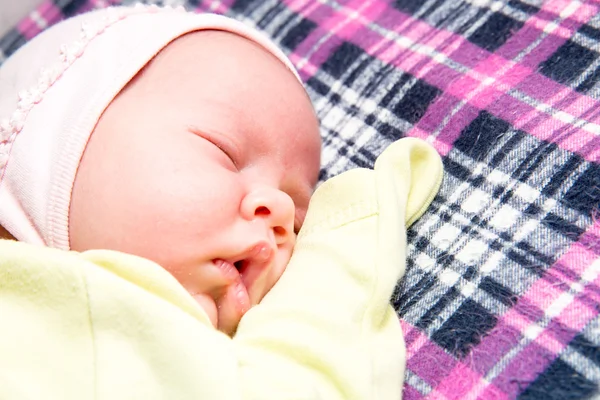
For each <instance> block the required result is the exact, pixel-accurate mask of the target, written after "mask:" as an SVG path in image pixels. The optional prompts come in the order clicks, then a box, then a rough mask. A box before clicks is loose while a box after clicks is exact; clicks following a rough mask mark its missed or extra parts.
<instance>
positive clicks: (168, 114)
mask: <svg viewBox="0 0 600 400" xmlns="http://www.w3.org/2000/svg"><path fill="white" fill-rule="evenodd" d="M320 146H321V141H320V136H319V131H318V123H317V120H316V117H315V114H314V111H313V109H312V106H311V104H310V101H309V99H308V97H307V96H306V93H305V92H304V89H303V88H302V86H301V85H300V84H299V83H298V81H297V80H296V79H295V77H294V76H293V74H292V73H291V72H290V71H289V70H287V69H286V67H285V66H284V65H283V64H282V63H281V61H279V60H277V59H276V58H275V57H274V56H272V55H271V54H269V53H268V52H267V51H265V50H263V49H262V48H261V47H260V46H258V45H256V44H254V43H253V42H250V41H248V40H246V39H244V38H241V37H239V36H236V35H234V34H231V33H226V32H218V31H200V32H195V33H191V34H188V35H186V36H184V37H182V38H179V39H178V40H176V41H174V42H173V43H171V44H170V45H169V46H167V47H166V48H165V49H164V50H163V51H162V52H161V53H160V54H159V55H158V56H157V57H156V58H155V59H154V60H153V61H152V62H151V63H150V64H148V65H147V66H146V68H145V69H144V70H143V71H142V72H141V73H140V74H139V75H138V76H137V77H136V79H134V80H133V81H132V82H131V83H130V84H129V85H128V86H127V88H125V89H124V90H123V91H122V92H121V94H120V95H119V96H118V97H117V98H116V99H115V100H114V101H113V102H112V103H111V105H110V106H109V107H108V108H107V109H106V111H105V113H104V114H103V116H102V117H101V119H100V120H99V122H98V124H97V126H96V129H95V131H94V133H93V134H92V137H91V139H90V142H89V144H88V146H87V148H86V151H85V153H84V156H83V160H82V162H81V166H80V168H79V170H78V173H77V178H76V180H75V184H74V188H73V194H72V203H71V209H70V223H69V225H70V235H71V248H72V249H73V250H77V251H84V250H88V249H99V248H103V249H111V250H118V251H123V252H127V253H130V254H134V255H138V256H142V257H145V258H148V259H150V260H152V261H155V262H157V263H159V264H160V265H162V266H163V267H164V268H166V269H167V270H168V271H169V272H171V274H173V276H175V278H177V279H178V280H179V282H180V283H181V284H182V285H183V286H184V287H185V289H187V290H188V291H189V293H190V294H191V295H192V296H193V297H194V298H195V299H196V300H197V301H198V302H199V303H200V305H201V306H202V307H203V308H204V309H205V310H206V312H207V313H208V315H209V317H210V319H211V321H212V322H213V324H214V325H215V326H216V327H218V329H220V330H222V331H224V332H226V333H229V334H232V333H233V332H234V331H235V329H236V327H237V325H238V323H239V320H240V318H241V316H242V315H243V314H244V313H245V312H246V311H247V310H248V309H249V308H250V307H251V306H252V305H255V304H257V303H258V302H259V301H260V300H261V299H262V298H263V296H264V295H265V294H266V293H267V292H268V291H269V290H270V289H271V287H272V286H273V285H274V284H275V282H276V281H277V280H278V279H279V277H280V276H281V274H282V272H283V271H284V269H285V267H286V265H287V263H288V260H289V258H290V256H291V253H292V248H293V246H294V241H295V230H298V229H299V228H300V226H301V225H302V222H303V220H304V216H305V213H306V209H307V207H308V202H309V198H310V196H311V194H312V191H313V189H314V186H315V184H316V182H317V177H318V172H319V157H320Z"/></svg>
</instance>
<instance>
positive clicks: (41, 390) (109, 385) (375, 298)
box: [0, 138, 442, 400]
mask: <svg viewBox="0 0 600 400" xmlns="http://www.w3.org/2000/svg"><path fill="white" fill-rule="evenodd" d="M441 178H442V165H441V161H440V157H439V155H438V154H437V153H436V152H435V151H434V150H433V149H432V148H431V147H430V146H429V145H428V144H426V143H425V142H423V141H421V140H418V139H412V138H406V139H401V140H399V141H398V142H396V143H394V144H392V145H391V146H390V147H389V148H388V149H387V150H386V151H385V152H384V153H383V154H382V155H381V156H380V157H379V158H378V160H377V162H376V164H375V169H374V170H367V169H355V170H351V171H348V172H345V173H343V174H341V175H339V176H337V177H335V178H332V179H330V180H329V181H327V182H325V183H324V184H323V185H321V186H320V187H319V188H318V189H317V191H316V192H315V194H314V196H313V198H312V200H311V204H310V207H309V212H308V216H307V218H306V221H305V225H304V227H303V228H302V231H301V232H300V235H299V238H298V243H297V246H296V248H295V251H294V254H293V256H292V259H291V261H290V264H289V266H288V267H287V270H286V271H285V273H284V274H283V276H282V277H281V280H280V281H279V282H278V283H277V284H276V285H275V287H274V288H273V290H272V291H271V292H269V293H268V294H267V296H266V297H265V298H264V300H263V301H262V302H261V304H259V305H258V306H256V307H254V308H252V309H251V310H250V311H249V312H248V313H247V314H246V315H245V316H244V317H243V319H242V321H241V323H240V325H239V328H238V331H237V333H236V335H235V336H234V337H233V338H230V337H228V336H226V335H224V334H222V333H220V332H218V331H217V330H215V329H214V328H213V327H212V326H211V324H210V322H209V320H208V317H207V316H206V314H205V313H204V311H203V310H202V309H201V308H200V307H199V306H198V305H197V303H196V302H195V301H194V300H193V299H192V297H190V296H189V295H188V293H187V292H186V291H185V290H184V289H183V288H182V287H181V286H180V285H179V283H178V282H177V281H176V280H175V279H174V278H173V277H172V276H171V275H170V274H169V273H168V272H166V271H165V270H164V269H162V268H161V267H160V266H158V265H156V264H154V263H152V262H150V261H147V260H144V259H141V258H138V257H134V256H130V255H126V254H121V253H117V252H111V251H105V250H95V251H89V252H85V253H75V252H64V251H60V250H55V249H50V248H44V247H36V246H31V245H27V244H23V243H17V242H12V241H0V399H14V400H24V399H32V400H33V399H35V400H39V399H61V400H67V399H69V400H70V399H73V400H82V399H98V400H100V399H102V400H116V399H127V400H132V399H144V400H150V399H169V400H171V399H205V400H211V399H218V400H230V399H231V400H234V399H235V400H238V399H253V400H270V399H272V400H288V399H298V400H300V399H302V400H308V399H326V400H336V399H361V400H376V399H393V400H398V399H399V398H400V397H401V390H402V383H403V375H404V365H405V350H404V342H403V339H402V332H401V330H400V325H399V323H398V320H397V316H396V314H395V312H394V310H393V309H392V307H391V306H390V305H389V298H390V296H391V294H392V291H393V289H394V287H395V285H396V284H397V281H398V279H399V278H400V277H401V276H402V275H403V273H404V266H405V247H406V230H405V228H404V224H403V222H405V223H406V225H409V224H411V223H412V222H413V221H414V220H415V219H416V218H418V217H419V216H420V215H421V214H422V213H423V212H424V210H425V209H426V207H427V206H428V205H429V204H430V202H431V200H432V199H433V197H434V195H435V194H436V193H437V190H438V188H439V185H440V182H441Z"/></svg>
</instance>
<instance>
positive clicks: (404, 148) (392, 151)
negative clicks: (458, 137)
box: [375, 138, 443, 227]
mask: <svg viewBox="0 0 600 400" xmlns="http://www.w3.org/2000/svg"><path fill="white" fill-rule="evenodd" d="M375 171H376V172H377V173H378V175H382V174H383V175H387V176H388V179H390V178H391V180H392V181H398V180H399V179H401V180H402V182H395V184H394V186H395V189H396V191H397V193H396V195H397V196H399V197H400V198H402V197H405V196H408V197H407V200H406V213H405V218H404V221H405V223H406V227H409V226H410V225H412V223H413V222H415V221H416V220H417V219H418V218H419V217H420V216H421V215H423V213H424V212H425V210H426V209H427V207H429V205H430V204H431V201H432V200H433V198H434V197H435V195H436V194H437V192H438V190H439V188H440V185H441V183H442V178H443V164H442V160H441V158H440V155H439V154H438V153H437V151H436V150H435V149H434V148H433V147H432V146H431V145H429V144H428V143H427V142H425V141H423V140H421V139H416V138H403V139H400V140H398V141H396V142H395V143H392V144H391V145H390V146H389V147H388V148H387V149H385V151H384V152H383V153H382V154H381V155H380V156H379V157H378V158H377V161H376V162H375ZM394 177H395V179H394ZM388 182H390V180H388ZM406 191H408V193H406Z"/></svg>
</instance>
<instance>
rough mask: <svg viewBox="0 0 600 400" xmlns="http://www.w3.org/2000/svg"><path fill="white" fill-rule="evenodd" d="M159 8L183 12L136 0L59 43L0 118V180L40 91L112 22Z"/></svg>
mask: <svg viewBox="0 0 600 400" xmlns="http://www.w3.org/2000/svg"><path fill="white" fill-rule="evenodd" d="M161 11H167V12H169V11H170V12H173V11H175V12H182V13H183V12H186V10H185V8H184V7H183V6H179V7H176V8H173V7H170V6H165V7H162V8H161V7H159V6H157V5H155V4H153V5H144V4H141V3H138V4H136V5H135V7H133V8H129V7H127V8H125V7H123V8H120V7H118V8H108V9H107V10H106V15H105V16H104V17H103V18H102V20H101V21H100V22H99V23H95V24H90V23H87V22H84V23H83V24H82V26H81V33H80V38H79V40H76V41H75V42H74V43H72V44H71V45H64V44H63V45H62V46H61V47H60V50H59V58H58V61H57V62H56V63H55V64H54V65H53V66H51V67H49V68H43V69H42V71H41V72H40V77H39V79H38V82H37V85H35V86H33V87H32V88H30V89H28V90H23V91H22V92H19V94H18V103H17V109H16V110H15V111H14V112H13V113H12V115H10V116H9V117H7V118H4V119H3V120H2V121H1V122H0V183H1V182H2V179H3V178H4V172H5V170H6V165H7V164H8V159H9V156H10V151H11V148H12V144H13V143H14V141H15V139H16V138H17V136H18V135H19V133H20V132H21V130H23V126H24V125H25V121H26V120H27V116H28V115H29V113H30V112H31V110H32V109H33V108H34V107H35V105H36V104H39V103H40V102H41V101H43V99H44V95H45V94H46V92H47V91H48V89H50V88H51V87H52V86H53V85H54V84H55V83H56V82H57V81H58V80H59V79H60V77H61V76H62V75H63V74H64V73H65V72H66V71H67V70H68V69H69V67H70V66H71V65H73V64H74V63H75V62H76V61H77V59H78V58H79V57H81V55H82V54H83V53H84V51H85V49H86V48H87V46H88V45H89V43H90V42H92V41H93V40H94V39H95V38H97V37H98V36H100V35H102V33H104V32H105V31H106V29H108V28H109V27H111V26H112V25H114V24H116V23H118V22H119V21H122V20H124V19H126V18H127V17H129V16H132V15H137V14H143V13H157V12H161Z"/></svg>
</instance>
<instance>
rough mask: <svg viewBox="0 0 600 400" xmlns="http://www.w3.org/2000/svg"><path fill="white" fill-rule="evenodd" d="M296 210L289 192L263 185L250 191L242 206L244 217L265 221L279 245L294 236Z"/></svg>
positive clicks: (249, 219) (250, 219)
mask: <svg viewBox="0 0 600 400" xmlns="http://www.w3.org/2000/svg"><path fill="white" fill-rule="evenodd" d="M295 212H296V207H295V206H294V201H293V200H292V198H291V197H290V196H289V195H288V194H287V193H285V192H283V191H281V190H279V189H276V188H271V187H261V188H258V189H255V190H253V191H251V192H249V193H248V194H247V195H246V197H245V198H244V200H243V201H242V206H241V213H242V217H243V218H244V219H247V220H248V221H252V220H256V219H258V218H260V219H261V220H263V221H265V223H266V224H267V227H268V228H269V229H271V230H272V232H273V235H274V236H275V242H276V244H278V245H280V244H283V243H285V242H287V241H289V240H291V239H292V238H293V236H294V214H295Z"/></svg>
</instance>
